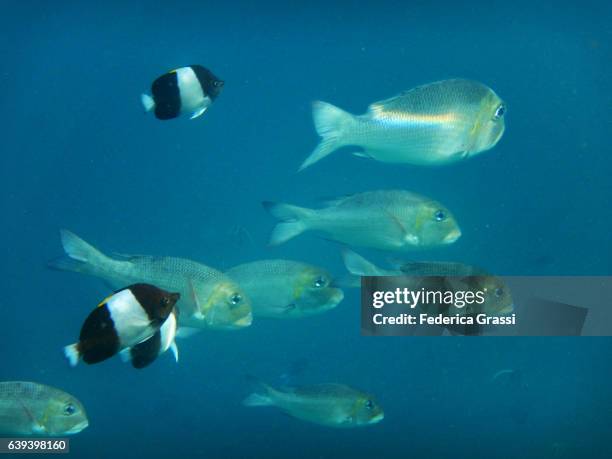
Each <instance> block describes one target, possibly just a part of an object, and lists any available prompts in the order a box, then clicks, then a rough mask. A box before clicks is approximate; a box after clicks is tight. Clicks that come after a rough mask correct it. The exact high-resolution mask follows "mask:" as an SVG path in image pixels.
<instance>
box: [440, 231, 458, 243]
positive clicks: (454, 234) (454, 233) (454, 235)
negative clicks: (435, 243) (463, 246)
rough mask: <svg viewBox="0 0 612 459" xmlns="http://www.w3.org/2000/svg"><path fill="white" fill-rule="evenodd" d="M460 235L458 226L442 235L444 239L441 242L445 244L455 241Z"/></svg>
mask: <svg viewBox="0 0 612 459" xmlns="http://www.w3.org/2000/svg"><path fill="white" fill-rule="evenodd" d="M460 237H461V230H460V229H459V228H455V229H454V230H452V231H451V232H450V233H448V234H447V235H446V236H445V237H444V239H442V242H444V243H445V244H452V243H453V242H455V241H456V240H457V239H459V238H460Z"/></svg>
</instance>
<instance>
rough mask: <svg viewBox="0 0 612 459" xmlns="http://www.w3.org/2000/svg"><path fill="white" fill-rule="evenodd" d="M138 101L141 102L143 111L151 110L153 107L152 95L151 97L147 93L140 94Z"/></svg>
mask: <svg viewBox="0 0 612 459" xmlns="http://www.w3.org/2000/svg"><path fill="white" fill-rule="evenodd" d="M140 102H141V103H142V106H143V107H144V109H145V112H150V111H151V110H153V109H154V108H155V101H154V100H153V97H151V96H150V95H148V94H141V95H140Z"/></svg>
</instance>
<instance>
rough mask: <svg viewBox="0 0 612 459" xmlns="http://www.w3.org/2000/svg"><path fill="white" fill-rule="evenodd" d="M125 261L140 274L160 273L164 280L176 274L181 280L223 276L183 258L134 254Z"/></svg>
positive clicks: (218, 272) (149, 275)
mask: <svg viewBox="0 0 612 459" xmlns="http://www.w3.org/2000/svg"><path fill="white" fill-rule="evenodd" d="M127 261H129V262H130V263H131V264H132V265H133V267H134V268H135V269H137V270H138V271H139V274H140V275H141V276H148V277H155V276H156V275H162V276H164V279H166V280H167V279H168V276H177V277H180V278H181V282H182V281H183V280H184V279H185V278H190V279H193V280H210V279H217V278H222V277H223V273H221V272H220V271H217V270H216V269H213V268H210V267H208V266H205V265H203V264H201V263H197V262H195V261H191V260H187V259H184V258H176V257H149V256H135V257H130V258H129V259H128V260H127Z"/></svg>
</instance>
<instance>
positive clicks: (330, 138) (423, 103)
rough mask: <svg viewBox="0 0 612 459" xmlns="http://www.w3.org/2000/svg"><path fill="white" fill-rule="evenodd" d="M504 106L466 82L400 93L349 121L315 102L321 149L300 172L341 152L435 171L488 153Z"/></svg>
mask: <svg viewBox="0 0 612 459" xmlns="http://www.w3.org/2000/svg"><path fill="white" fill-rule="evenodd" d="M505 112H506V106H505V104H504V102H503V101H502V100H501V99H500V98H499V96H497V94H495V92H493V90H492V89H490V88H488V87H487V86H485V85H483V84H482V83H478V82H476V81H470V80H461V79H456V80H444V81H438V82H435V83H430V84H426V85H423V86H419V87H416V88H414V89H411V90H409V91H405V92H403V93H401V94H399V95H397V96H395V97H392V98H390V99H386V100H383V101H380V102H375V103H374V104H372V105H370V107H369V109H368V111H367V113H365V114H364V115H361V116H355V115H351V114H350V113H347V112H345V111H343V110H341V109H339V108H338V107H334V106H333V105H331V104H328V103H325V102H315V103H314V105H313V118H314V123H315V127H316V129H317V132H318V134H319V135H320V136H321V137H322V140H321V143H320V144H319V145H318V147H317V148H316V149H315V150H314V151H313V152H312V154H311V155H310V156H309V157H308V158H307V159H306V160H305V161H304V163H303V164H302V165H301V167H300V170H302V169H305V168H307V167H308V166H310V165H312V164H314V163H316V162H317V161H319V160H321V159H323V158H324V157H325V156H327V155H329V154H330V153H332V152H334V151H335V150H337V149H338V148H340V147H343V146H356V147H360V148H361V151H360V152H356V153H355V154H356V155H357V156H365V157H368V158H372V159H375V160H377V161H382V162H385V163H396V164H414V165H426V166H436V165H442V164H449V163H453V162H457V161H461V160H463V159H466V158H469V157H471V156H474V155H476V154H478V153H482V152H484V151H487V150H489V149H491V148H493V147H494V146H495V145H496V144H497V142H498V141H499V139H500V138H501V136H502V134H503V133H504V129H505V123H504V114H505Z"/></svg>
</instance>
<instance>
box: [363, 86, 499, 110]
mask: <svg viewBox="0 0 612 459" xmlns="http://www.w3.org/2000/svg"><path fill="white" fill-rule="evenodd" d="M489 93H490V89H489V88H487V87H486V86H485V85H483V84H481V83H478V82H475V81H469V80H446V81H438V82H435V83H430V84H426V85H423V86H418V87H416V88H413V89H410V90H408V91H404V92H402V93H400V94H398V95H397V96H394V97H391V98H389V99H386V100H382V101H379V102H375V103H373V104H372V105H370V110H371V111H372V112H382V113H384V112H387V111H401V112H415V113H419V114H438V113H443V112H446V111H448V110H449V109H451V108H453V107H456V106H459V105H461V106H463V105H464V104H465V103H473V104H474V105H475V106H476V105H478V103H479V102H480V101H481V100H482V99H483V98H484V97H486V96H487V95H488V94H489Z"/></svg>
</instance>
